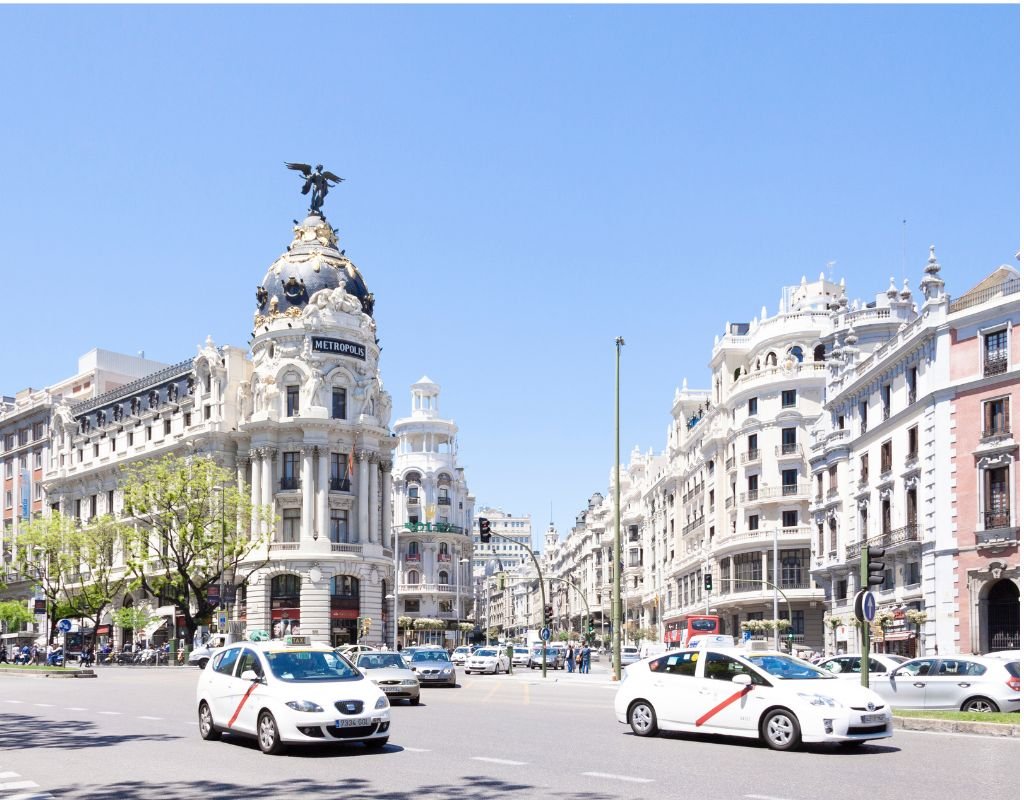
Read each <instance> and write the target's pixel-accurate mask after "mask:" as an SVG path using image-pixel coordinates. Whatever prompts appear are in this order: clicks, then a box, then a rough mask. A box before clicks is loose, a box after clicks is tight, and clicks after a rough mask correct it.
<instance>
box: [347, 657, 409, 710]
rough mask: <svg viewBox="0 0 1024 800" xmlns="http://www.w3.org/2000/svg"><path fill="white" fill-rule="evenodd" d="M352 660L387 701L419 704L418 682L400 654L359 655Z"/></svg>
mask: <svg viewBox="0 0 1024 800" xmlns="http://www.w3.org/2000/svg"><path fill="white" fill-rule="evenodd" d="M354 660H355V663H356V666H357V667H359V671H360V672H362V673H363V674H364V675H365V676H366V677H367V678H369V679H370V680H371V681H373V682H374V683H375V684H377V685H378V686H379V687H380V688H381V691H382V692H384V694H386V695H387V696H388V700H389V701H391V702H392V703H393V702H394V701H395V700H408V701H409V705H411V706H418V705H419V704H420V682H419V680H418V679H417V678H416V673H415V672H413V671H412V670H411V669H409V665H408V664H406V663H405V659H404V658H402V654H401V653H393V652H381V651H377V652H374V653H360V654H359V655H357V656H355V658H354Z"/></svg>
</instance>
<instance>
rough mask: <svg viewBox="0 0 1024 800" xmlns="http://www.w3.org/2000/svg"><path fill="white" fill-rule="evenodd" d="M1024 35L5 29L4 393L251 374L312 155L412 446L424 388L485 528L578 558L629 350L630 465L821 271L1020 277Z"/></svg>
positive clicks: (418, 14) (947, 25) (633, 14)
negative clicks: (196, 374)
mask: <svg viewBox="0 0 1024 800" xmlns="http://www.w3.org/2000/svg"><path fill="white" fill-rule="evenodd" d="M1018 14H1019V10H1018V8H1017V7H1016V6H1011V5H1006V6H995V7H981V6H971V7H949V6H938V7H928V6H910V7H896V6H868V7H849V6H833V7H807V6H792V7H729V6H723V7H687V6H683V7H663V6H656V7H576V6H573V7H535V6H524V7H461V6H455V7H439V8H431V7H362V6H356V7H326V6H316V7H249V8H244V7H220V8H218V7H190V6H184V7H163V6H156V7H139V8H125V7H99V8H83V7H49V8H47V7H43V8H33V7H11V6H6V7H0V98H2V101H0V102H2V104H3V110H4V114H3V124H2V125H0V152H3V154H4V156H3V159H2V160H0V220H2V221H0V263H2V264H3V276H4V279H5V280H4V291H3V295H2V297H3V319H4V325H3V330H4V334H5V342H4V346H3V348H2V353H0V392H2V393H4V394H13V393H14V392H16V391H18V390H20V389H22V388H24V387H26V386H33V387H37V388H38V387H41V386H45V385H47V384H49V383H52V382H54V381H55V380H57V379H59V378H63V377H65V376H67V375H69V374H71V373H72V372H73V371H74V369H75V365H76V359H77V357H78V356H79V355H80V354H81V353H83V352H85V351H87V350H89V349H91V348H93V347H101V348H107V349H112V350H119V351H123V352H129V353H134V352H136V351H138V350H145V352H146V355H147V356H148V357H150V358H155V359H158V360H162V361H167V362H175V361H178V360H180V359H183V358H187V357H189V356H190V355H192V354H194V352H195V345H196V344H197V343H199V342H201V341H202V340H203V339H204V338H205V337H206V335H207V334H210V335H212V336H213V338H214V340H215V341H216V342H217V343H218V344H224V343H229V344H235V345H239V346H244V345H245V343H246V340H247V338H248V334H249V331H250V324H251V319H252V311H253V308H254V289H255V287H256V285H257V283H258V282H259V281H260V280H261V278H262V277H263V274H264V271H265V269H266V267H267V266H268V265H269V263H270V262H271V261H272V260H273V259H274V258H275V257H276V256H277V255H278V254H279V253H280V252H281V251H282V250H283V249H284V247H285V245H286V244H287V243H288V242H289V241H290V236H291V220H292V219H293V218H297V217H300V216H301V215H302V212H303V211H304V209H305V203H304V198H302V197H301V196H300V195H299V194H298V191H297V183H296V176H295V175H294V173H290V172H288V171H286V170H285V169H284V167H283V166H282V162H283V161H286V160H287V161H310V162H313V163H316V162H321V163H323V164H325V165H326V166H327V167H328V168H329V169H331V170H333V171H334V172H336V173H338V174H339V175H342V176H344V177H345V178H346V179H347V182H346V183H345V184H343V186H342V187H341V188H339V189H336V190H335V191H333V192H331V194H330V196H329V197H328V199H327V204H326V207H325V208H326V211H327V214H328V217H329V218H330V220H331V222H332V223H333V224H334V225H335V226H338V227H340V229H341V235H342V237H343V242H344V243H343V244H342V247H345V248H346V249H347V251H348V255H349V256H350V257H352V258H353V259H354V261H355V262H356V263H357V264H358V265H359V267H360V269H361V270H362V272H363V274H364V275H365V277H366V280H367V282H368V284H369V286H370V289H371V290H372V291H373V292H374V293H375V295H376V297H377V308H376V318H377V321H378V325H379V335H380V339H381V341H382V343H383V345H384V352H383V357H382V364H381V366H382V374H383V378H384V381H385V385H386V386H387V387H388V389H389V390H390V391H391V393H392V395H393V396H394V398H395V417H396V418H397V417H399V416H403V415H405V414H407V413H408V411H409V399H408V387H409V385H410V384H411V383H413V382H414V381H416V380H417V379H418V378H419V377H420V376H421V375H424V374H427V375H429V376H430V377H431V378H433V379H434V380H435V381H437V382H438V383H440V384H441V387H442V396H441V411H442V413H443V414H445V415H446V416H450V417H452V418H454V419H455V420H456V421H457V422H458V424H459V426H460V429H461V430H460V442H461V454H462V461H463V463H464V465H465V467H466V473H467V476H468V480H469V482H470V487H471V489H472V490H473V491H474V492H475V494H476V495H477V499H478V504H480V505H484V504H487V505H494V506H501V507H503V508H504V509H505V510H506V511H509V512H512V513H515V514H526V513H529V514H532V515H533V518H534V522H535V527H536V528H537V529H538V530H543V528H544V527H545V526H546V523H547V521H548V516H549V504H553V507H554V520H555V523H556V524H557V525H558V527H559V529H560V530H561V531H562V532H563V533H564V530H565V528H566V527H567V526H568V525H570V524H571V523H572V521H573V519H574V517H575V514H576V512H577V511H578V510H579V509H581V508H582V507H583V506H584V505H585V503H586V500H587V498H588V497H589V496H590V495H591V494H592V493H593V492H595V491H600V492H602V493H604V492H605V491H606V489H607V485H608V478H609V474H610V469H611V464H612V456H613V427H612V422H613V385H614V345H613V340H614V338H615V336H617V335H622V336H624V337H625V339H626V348H625V349H624V350H623V364H622V403H623V404H622V420H623V424H622V448H623V454H624V455H623V457H624V458H628V454H629V451H630V449H631V447H632V446H633V445H634V444H636V445H639V446H640V447H641V448H643V449H645V450H646V449H647V448H654V449H655V451H659V450H660V449H661V448H662V447H663V446H664V443H665V429H666V426H667V425H668V423H669V420H670V417H669V409H670V407H671V402H672V393H673V390H674V388H675V387H676V386H678V385H680V384H681V382H682V379H683V378H684V377H688V378H689V383H690V386H691V387H702V386H706V385H707V383H708V371H707V362H708V360H709V357H710V351H711V345H712V340H713V337H714V335H715V334H716V333H717V332H719V331H721V330H722V329H723V327H724V324H725V322H726V320H734V321H738V320H749V319H750V318H752V317H753V316H755V315H756V314H757V313H759V311H760V308H761V306H762V305H766V306H767V307H768V309H769V311H770V312H773V311H774V310H775V309H776V308H777V304H778V297H779V293H780V288H781V287H782V286H783V285H786V284H793V283H797V282H799V280H800V277H801V275H803V274H806V275H808V276H809V277H811V276H814V275H817V274H818V273H819V272H820V271H822V270H824V269H825V265H826V263H827V262H829V261H835V262H836V267H835V273H834V274H835V277H836V278H838V277H840V276H846V279H847V285H848V287H849V291H850V294H851V296H852V297H862V298H864V297H868V296H870V295H873V294H874V293H875V292H877V291H882V290H884V289H885V288H886V286H887V285H888V278H889V276H890V275H895V276H896V278H897V281H898V282H901V279H902V277H903V275H904V273H905V274H906V275H907V276H908V277H910V279H911V285H912V286H913V287H914V289H915V296H916V288H917V283H918V281H919V278H920V275H921V267H922V266H923V264H924V262H925V260H926V259H927V253H928V249H927V248H928V245H930V244H933V243H934V244H935V245H936V247H937V252H938V256H939V260H940V261H941V262H942V264H943V267H944V269H943V277H944V278H945V279H946V282H947V288H948V290H949V291H950V292H952V293H954V294H957V293H960V292H962V291H964V290H965V289H967V288H969V287H970V285H972V284H973V283H974V282H975V281H976V280H979V279H980V278H981V277H982V276H983V275H985V274H987V273H988V272H989V271H991V270H992V269H993V268H995V267H996V266H997V265H999V264H1000V263H1014V264H1015V263H1016V262H1015V261H1014V254H1015V253H1016V251H1017V249H1018V247H1019V233H1020V231H1019V222H1020V203H1019V181H1020V160H1019V154H1020V143H1019V136H1020V130H1019V119H1020V113H1019V99H1020V87H1019V74H1020V69H1019V54H1020V42H1019V21H1018ZM902 219H906V220H907V226H906V254H907V256H906V269H905V270H904V267H903V257H902V252H903V251H902V244H901V223H900V221H901V220H902Z"/></svg>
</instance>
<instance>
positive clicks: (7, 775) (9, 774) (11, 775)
mask: <svg viewBox="0 0 1024 800" xmlns="http://www.w3.org/2000/svg"><path fill="white" fill-rule="evenodd" d="M17 777H18V773H17V772H0V778H17Z"/></svg>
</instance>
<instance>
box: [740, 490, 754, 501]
mask: <svg viewBox="0 0 1024 800" xmlns="http://www.w3.org/2000/svg"><path fill="white" fill-rule="evenodd" d="M757 494H758V490H757V489H748V490H747V491H745V492H740V502H741V503H749V502H750V501H752V500H757Z"/></svg>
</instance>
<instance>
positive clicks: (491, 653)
mask: <svg viewBox="0 0 1024 800" xmlns="http://www.w3.org/2000/svg"><path fill="white" fill-rule="evenodd" d="M473 655H474V656H481V657H484V658H486V657H487V656H490V657H491V658H494V656H496V655H498V651H497V650H477V651H476V652H475V653H473Z"/></svg>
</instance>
